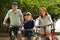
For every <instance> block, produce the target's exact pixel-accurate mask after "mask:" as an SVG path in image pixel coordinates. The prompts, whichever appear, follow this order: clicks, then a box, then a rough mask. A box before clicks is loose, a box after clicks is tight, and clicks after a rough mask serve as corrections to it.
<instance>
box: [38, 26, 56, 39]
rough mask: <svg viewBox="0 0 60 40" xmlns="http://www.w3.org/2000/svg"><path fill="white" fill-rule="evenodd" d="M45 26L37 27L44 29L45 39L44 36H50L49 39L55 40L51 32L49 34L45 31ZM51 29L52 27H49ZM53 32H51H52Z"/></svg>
mask: <svg viewBox="0 0 60 40" xmlns="http://www.w3.org/2000/svg"><path fill="white" fill-rule="evenodd" d="M46 26H49V25H46ZM46 26H42V27H40V26H38V27H39V28H44V37H46V36H51V39H52V40H55V38H56V37H55V35H54V33H53V32H49V31H47V30H46ZM51 27H52V26H51ZM52 31H53V30H52Z"/></svg>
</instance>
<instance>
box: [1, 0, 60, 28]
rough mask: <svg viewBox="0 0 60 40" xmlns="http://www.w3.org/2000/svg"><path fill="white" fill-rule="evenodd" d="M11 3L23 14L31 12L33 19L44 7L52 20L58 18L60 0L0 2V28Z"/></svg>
mask: <svg viewBox="0 0 60 40" xmlns="http://www.w3.org/2000/svg"><path fill="white" fill-rule="evenodd" d="M13 1H17V2H18V7H19V9H21V10H22V12H23V13H26V12H28V11H29V12H31V13H32V15H33V17H34V18H35V17H36V16H38V15H39V8H41V7H46V8H47V10H48V13H49V14H51V16H52V19H54V18H55V19H58V18H60V0H0V26H2V25H1V24H2V22H3V20H4V17H5V15H6V13H7V11H8V10H9V9H11V6H12V5H11V4H12V2H13ZM3 28H4V27H3Z"/></svg>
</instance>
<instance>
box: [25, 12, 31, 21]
mask: <svg viewBox="0 0 60 40" xmlns="http://www.w3.org/2000/svg"><path fill="white" fill-rule="evenodd" d="M31 18H32V15H31V13H30V12H27V13H26V20H31Z"/></svg>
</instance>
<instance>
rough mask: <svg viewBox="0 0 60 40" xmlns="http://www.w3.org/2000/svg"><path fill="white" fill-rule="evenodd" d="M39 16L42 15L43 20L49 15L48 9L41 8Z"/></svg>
mask: <svg viewBox="0 0 60 40" xmlns="http://www.w3.org/2000/svg"><path fill="white" fill-rule="evenodd" d="M39 14H40V15H41V17H42V18H43V17H44V16H46V15H47V14H48V12H47V9H46V8H45V7H41V8H40V9H39Z"/></svg>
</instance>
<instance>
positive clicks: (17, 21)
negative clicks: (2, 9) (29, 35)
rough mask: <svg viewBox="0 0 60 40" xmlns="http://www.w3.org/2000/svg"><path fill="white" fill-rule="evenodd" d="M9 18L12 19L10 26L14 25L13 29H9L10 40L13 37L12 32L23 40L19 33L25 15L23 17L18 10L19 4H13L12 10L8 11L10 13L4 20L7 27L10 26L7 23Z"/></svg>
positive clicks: (19, 39)
mask: <svg viewBox="0 0 60 40" xmlns="http://www.w3.org/2000/svg"><path fill="white" fill-rule="evenodd" d="M8 18H10V25H12V27H9V40H10V36H11V31H13V32H14V33H15V34H17V38H18V40H22V39H21V34H20V31H19V26H20V28H21V27H22V25H23V15H22V12H21V10H19V9H18V3H17V2H13V3H12V9H10V10H9V11H8V13H7V14H6V16H5V18H4V21H3V24H4V25H6V26H7V25H8V24H7V23H6V21H7V19H8ZM14 26H16V27H14Z"/></svg>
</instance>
